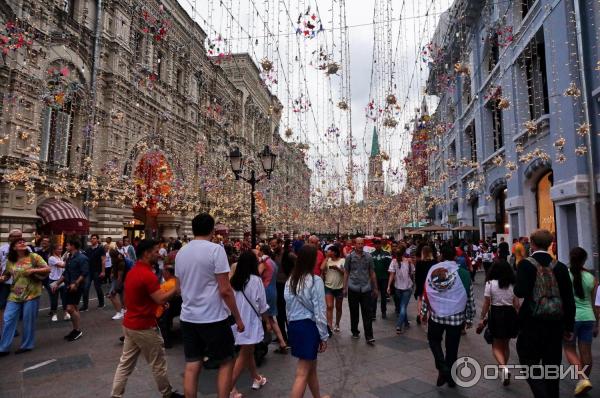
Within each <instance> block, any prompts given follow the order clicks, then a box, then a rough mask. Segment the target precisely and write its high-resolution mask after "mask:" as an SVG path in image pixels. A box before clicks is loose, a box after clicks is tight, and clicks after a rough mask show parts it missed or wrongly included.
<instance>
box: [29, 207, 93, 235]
mask: <svg viewBox="0 0 600 398" xmlns="http://www.w3.org/2000/svg"><path fill="white" fill-rule="evenodd" d="M37 215H38V216H40V218H41V219H42V228H41V229H42V230H45V231H49V232H53V233H59V234H62V233H64V234H69V233H80V234H86V233H88V231H89V228H90V223H89V221H88V219H87V217H86V216H85V214H83V211H82V210H81V209H80V208H78V207H76V206H74V205H73V204H72V203H69V202H66V201H63V200H56V199H49V200H47V201H45V202H44V203H42V204H41V205H40V206H39V207H38V208H37Z"/></svg>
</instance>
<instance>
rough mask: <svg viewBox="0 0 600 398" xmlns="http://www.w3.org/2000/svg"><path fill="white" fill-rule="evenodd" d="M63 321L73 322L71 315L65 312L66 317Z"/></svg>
mask: <svg viewBox="0 0 600 398" xmlns="http://www.w3.org/2000/svg"><path fill="white" fill-rule="evenodd" d="M63 320H65V321H70V320H71V315H69V313H68V312H65V316H64V318H63Z"/></svg>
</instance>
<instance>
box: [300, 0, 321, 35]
mask: <svg viewBox="0 0 600 398" xmlns="http://www.w3.org/2000/svg"><path fill="white" fill-rule="evenodd" d="M322 31H324V29H323V24H322V23H321V18H319V16H318V15H317V14H316V13H313V12H311V8H310V6H309V7H308V8H307V9H306V11H304V12H302V13H300V15H299V16H298V22H297V28H296V34H298V35H301V36H302V37H304V38H305V39H314V38H315V37H317V35H318V34H319V32H322Z"/></svg>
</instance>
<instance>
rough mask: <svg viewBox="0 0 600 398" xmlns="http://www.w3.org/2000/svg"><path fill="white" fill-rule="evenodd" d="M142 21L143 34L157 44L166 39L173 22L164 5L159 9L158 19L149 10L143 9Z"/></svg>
mask: <svg viewBox="0 0 600 398" xmlns="http://www.w3.org/2000/svg"><path fill="white" fill-rule="evenodd" d="M142 19H143V24H142V32H144V33H145V34H147V35H150V37H151V38H152V41H153V42H154V43H155V44H156V43H160V42H161V41H164V40H165V39H166V37H167V34H168V33H169V29H170V27H171V20H170V19H169V18H168V16H167V12H166V11H165V7H164V6H163V5H162V4H161V5H160V6H159V7H158V17H155V16H153V15H152V14H151V13H150V11H149V10H148V9H143V10H142Z"/></svg>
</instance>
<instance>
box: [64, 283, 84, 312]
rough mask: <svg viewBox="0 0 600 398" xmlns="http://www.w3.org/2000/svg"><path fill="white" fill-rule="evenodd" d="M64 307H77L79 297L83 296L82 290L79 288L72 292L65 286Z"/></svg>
mask: <svg viewBox="0 0 600 398" xmlns="http://www.w3.org/2000/svg"><path fill="white" fill-rule="evenodd" d="M65 290H66V292H65V305H74V306H75V307H77V306H78V305H79V302H80V301H81V296H82V295H83V288H81V287H80V288H79V289H77V290H75V291H74V292H72V291H71V290H69V287H68V286H65Z"/></svg>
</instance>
